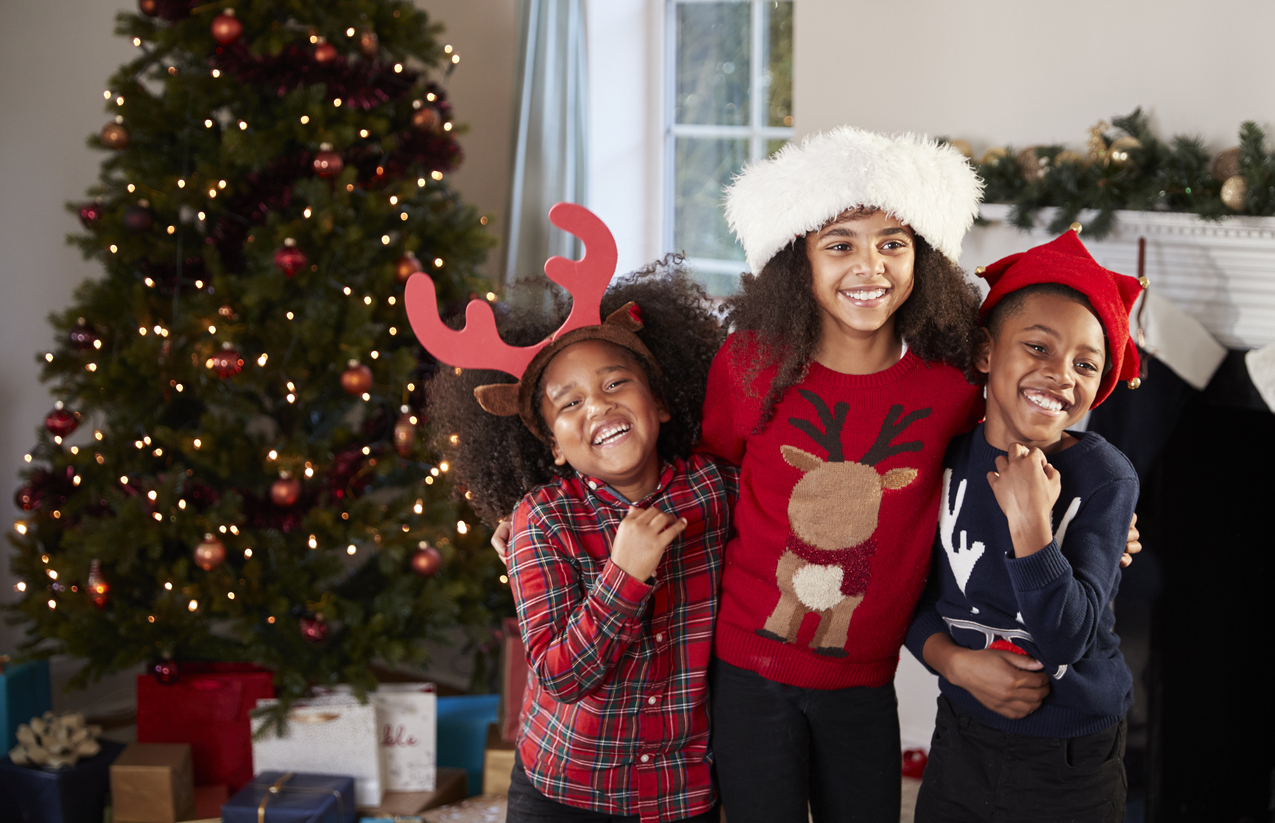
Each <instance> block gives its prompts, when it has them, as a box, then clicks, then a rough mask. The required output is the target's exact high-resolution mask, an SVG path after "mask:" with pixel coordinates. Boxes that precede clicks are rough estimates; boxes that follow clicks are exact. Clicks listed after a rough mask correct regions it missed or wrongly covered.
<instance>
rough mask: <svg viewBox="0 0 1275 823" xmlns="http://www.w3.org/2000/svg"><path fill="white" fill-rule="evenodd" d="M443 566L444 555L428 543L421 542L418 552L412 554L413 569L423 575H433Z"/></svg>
mask: <svg viewBox="0 0 1275 823" xmlns="http://www.w3.org/2000/svg"><path fill="white" fill-rule="evenodd" d="M442 566H443V556H442V555H441V554H439V553H438V549H436V548H434V547H433V546H431V545H429V544H428V543H423V544H421V547H420V548H419V549H417V550H416V554H414V555H412V571H414V572H416V573H417V574H419V575H420V576H421V577H433V576H434V575H435V574H437V573H438V570H439V569H440V568H442Z"/></svg>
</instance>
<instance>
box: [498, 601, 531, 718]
mask: <svg viewBox="0 0 1275 823" xmlns="http://www.w3.org/2000/svg"><path fill="white" fill-rule="evenodd" d="M501 625H502V628H503V629H504V635H505V642H504V648H503V649H502V650H501V660H500V736H501V737H502V738H503V739H504V740H505V741H507V742H509V743H512V742H514V740H516V739H517V737H518V726H519V724H520V722H521V720H522V702H523V697H524V696H525V692H526V691H527V681H528V680H529V679H530V677H531V667H530V666H528V665H527V647H526V646H524V645H523V644H522V635H521V634H520V633H519V631H518V618H516V617H506V618H505V619H504V620H503V621H502V623H501Z"/></svg>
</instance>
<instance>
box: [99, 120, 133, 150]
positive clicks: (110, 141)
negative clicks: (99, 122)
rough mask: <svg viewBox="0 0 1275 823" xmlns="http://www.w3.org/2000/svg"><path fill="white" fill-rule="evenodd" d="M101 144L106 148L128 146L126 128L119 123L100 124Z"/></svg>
mask: <svg viewBox="0 0 1275 823" xmlns="http://www.w3.org/2000/svg"><path fill="white" fill-rule="evenodd" d="M102 145H103V146H106V147H107V148H108V149H124V148H128V129H126V128H124V127H123V126H122V125H120V124H119V123H107V124H106V125H105V126H102Z"/></svg>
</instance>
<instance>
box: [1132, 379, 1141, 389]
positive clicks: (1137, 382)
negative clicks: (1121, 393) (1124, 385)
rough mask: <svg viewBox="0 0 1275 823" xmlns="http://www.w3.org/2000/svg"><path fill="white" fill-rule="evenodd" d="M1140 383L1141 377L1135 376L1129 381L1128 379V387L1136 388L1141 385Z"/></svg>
mask: <svg viewBox="0 0 1275 823" xmlns="http://www.w3.org/2000/svg"><path fill="white" fill-rule="evenodd" d="M1141 385H1142V378H1141V377H1135V378H1133V379H1132V380H1130V381H1129V388H1131V389H1136V388H1138V386H1141Z"/></svg>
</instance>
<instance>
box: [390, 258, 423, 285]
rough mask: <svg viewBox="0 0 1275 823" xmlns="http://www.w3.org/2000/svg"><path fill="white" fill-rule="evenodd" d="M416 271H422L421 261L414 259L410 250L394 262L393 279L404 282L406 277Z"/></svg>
mask: <svg viewBox="0 0 1275 823" xmlns="http://www.w3.org/2000/svg"><path fill="white" fill-rule="evenodd" d="M418 271H424V269H422V268H421V261H419V260H417V259H416V255H414V254H412V253H411V252H410V251H409V252H408V253H407V254H405V255H403V256H402V257H400V258H399V259H398V262H397V263H395V264H394V279H395V280H397V281H398V282H400V283H406V282H407V278H409V277H411V276H412V275H413V274H416V273H417V272H418Z"/></svg>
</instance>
